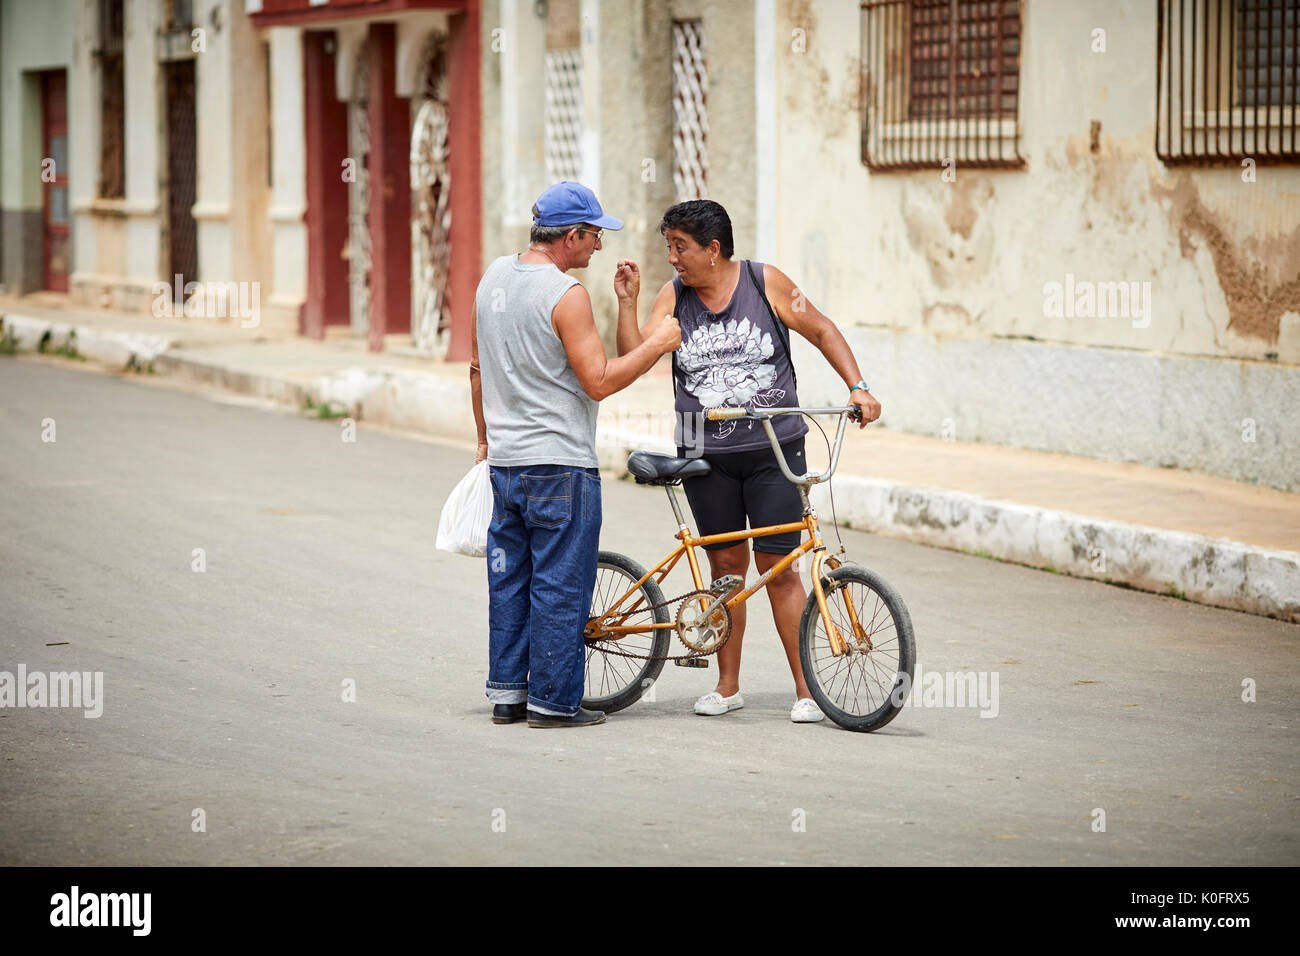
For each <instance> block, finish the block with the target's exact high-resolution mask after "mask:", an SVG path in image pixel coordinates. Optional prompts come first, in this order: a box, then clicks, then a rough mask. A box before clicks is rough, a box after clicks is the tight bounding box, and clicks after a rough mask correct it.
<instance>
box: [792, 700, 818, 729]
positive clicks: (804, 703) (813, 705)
mask: <svg viewBox="0 0 1300 956" xmlns="http://www.w3.org/2000/svg"><path fill="white" fill-rule="evenodd" d="M790 719H791V720H793V721H794V722H795V723H796V724H815V723H817V721H819V720H825V719H826V715H825V714H823V713H822V712H821V708H820V707H818V706H817V702H816V701H814V700H813V699H812V698H811V697H803V698H800V699H799V700H797V701H795V704H794V706H793V707H791V708H790Z"/></svg>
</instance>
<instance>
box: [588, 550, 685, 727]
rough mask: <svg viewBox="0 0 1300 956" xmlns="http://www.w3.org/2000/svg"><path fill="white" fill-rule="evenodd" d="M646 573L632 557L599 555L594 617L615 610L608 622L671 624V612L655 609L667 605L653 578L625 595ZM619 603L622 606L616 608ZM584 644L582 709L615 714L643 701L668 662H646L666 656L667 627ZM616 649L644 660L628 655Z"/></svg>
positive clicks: (593, 618)
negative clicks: (585, 656)
mask: <svg viewBox="0 0 1300 956" xmlns="http://www.w3.org/2000/svg"><path fill="white" fill-rule="evenodd" d="M645 573H646V572H645V568H643V567H641V565H639V564H637V563H636V562H635V561H633V560H632V559H631V558H629V557H626V556H624V555H621V554H615V553H614V552H613V551H602V552H600V555H599V557H598V558H597V560H596V589H595V590H594V591H593V592H592V594H591V619H592V620H595V619H596V618H599V617H601V616H602V615H603V614H605V612H606V611H610V610H613V611H614V612H615V613H614V614H613V615H612V617H611V618H608V619H607V620H606V624H614V625H619V626H625V627H648V626H650V625H651V624H667V623H668V621H669V617H668V609H667V608H663V607H654V606H655V605H656V604H662V603H663V600H664V595H663V591H661V590H660V589H659V585H658V584H656V583H655V582H654V581H653V580H652V579H647V580H646V582H645V583H644V584H642V585H641V587H639V588H637V589H636V591H634V592H632V594H630V595H629V596H627V597H626V598H625V597H624V595H625V594H627V593H628V591H629V590H631V588H632V585H634V584H636V582H637V581H639V580H641V578H642V577H644V576H645ZM620 599H622V600H620ZM615 602H618V603H617V607H615ZM651 608H653V610H651ZM586 643H587V647H586V651H587V670H586V680H585V685H584V688H583V698H582V706H583V707H585V708H587V709H588V710H603V711H604V712H605V713H607V714H612V713H613V712H614V711H617V710H622V709H623V708H625V707H630V706H632V704H634V703H636V702H637V701H638V700H640V699H641V695H642V694H644V693H645V692H646V691H647V690H648V689H649V688H650V686H651V685H652V684H653V683H654V682H655V679H656V678H658V676H659V673H660V671H662V670H663V669H664V662H663V661H662V660H647V659H645V658H649V657H663V656H664V655H665V654H667V653H668V643H669V635H668V630H667V629H666V628H658V629H656V630H653V631H645V632H643V633H637V634H624V635H623V636H621V637H619V636H615V635H612V634H611V635H608V636H606V637H601V636H600V635H597V636H596V639H594V640H591V639H589V640H587V642H586ZM616 651H622V652H624V653H625V654H638V655H642V656H641V657H624V656H621V655H620V654H618V653H615V652H616Z"/></svg>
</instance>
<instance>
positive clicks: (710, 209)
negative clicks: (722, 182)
mask: <svg viewBox="0 0 1300 956" xmlns="http://www.w3.org/2000/svg"><path fill="white" fill-rule="evenodd" d="M669 229H679V230H681V231H682V232H684V233H686V235H688V236H690V237H691V238H692V239H694V240H695V241H696V242H698V243H699V244H700V245H702V246H707V245H708V244H709V243H710V242H712V241H713V240H714V239H716V240H718V246H719V247H720V248H721V250H722V258H724V259H730V258H731V255H732V253H734V252H735V251H736V248H735V244H734V242H733V241H732V238H731V217H730V216H728V215H727V210H725V209H723V208H722V205H721V203H716V202H714V201H713V200H712V199H688V200H686V202H679V203H678V204H677V205H676V206H669V207H668V211H667V212H665V213H664V219H663V222H661V223H659V235H661V236H662V235H665V234H667V232H668V230H669Z"/></svg>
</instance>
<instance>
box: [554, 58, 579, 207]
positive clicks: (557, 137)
mask: <svg viewBox="0 0 1300 956" xmlns="http://www.w3.org/2000/svg"><path fill="white" fill-rule="evenodd" d="M546 176H547V182H551V183H558V182H560V180H563V179H568V180H571V181H577V180H580V179H581V178H582V52H581V51H580V50H578V49H570V50H550V51H548V52H547V54H546Z"/></svg>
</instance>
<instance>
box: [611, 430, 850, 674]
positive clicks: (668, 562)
mask: <svg viewBox="0 0 1300 956" xmlns="http://www.w3.org/2000/svg"><path fill="white" fill-rule="evenodd" d="M852 407H853V406H849V407H848V408H781V409H766V410H762V411H756V410H753V409H749V408H723V409H709V410H708V411H707V412H706V413H705V414H706V416H707V417H709V418H710V419H711V420H713V421H718V420H721V419H723V418H746V417H748V418H754V419H756V420H758V421H761V422H762V424H763V427H764V429H766V431H767V437H768V440H769V441H770V442H771V444H772V449H773V451H774V453H775V454H776V460H777V464H778V465H779V466H780V468H781V471H782V472H783V473H784V474H785V476H786V478H787V479H789V480H790V482H792V483H793V484H794V485H795V486H796V487H797V488H798V489H799V500H800V501H801V502H802V503H803V520H802V521H792V522H787V523H786V524H777V525H768V526H766V527H763V528H751V529H750V530H748V531H727V532H723V533H721V534H710V535H703V536H700V537H697V536H695V535H693V534H691V529H690V526H689V525H687V523H686V519H685V517H684V516H683V514H682V509H681V505H680V504H679V503H678V501H677V493H676V490H675V489H674V487H673V485H671V484H666V485H664V490H665V491H666V492H667V493H668V501H669V503H670V504H671V505H672V509H673V515H674V517H676V519H677V525H678V531H677V534H675V535H674V536H673V537H675V538H677V539H678V540H679V541H680V542H681V543H680V544H679V545H678V546H677V547H676V548H675V549H674V550H673V552H672V553H671V554H669V555H668V556H667V557H666V558H664V559H663V560H662V561H660V562H659V563H658V564H656V565H655V566H654V567H653V568H651V569H650V570H649V571H647V572H646V573H645V575H643V576H642V577H641V579H640V580H638V581H637V582H636V583H635V584H633V585H632V586H631V587H630V588H628V589H627V591H625V592H624V593H623V596H622V597H620V598H619V599H618V600H617V601H615V602H614V604H613V605H612V606H611V607H610V609H609V610H607V611H606V612H605V613H604V614H602V615H601V616H600V617H599V618H597V619H595V620H594V621H592V622H590V623H589V624H588V625H587V627H588V629H589V631H590V630H591V629H592V628H594V629H595V631H596V632H597V633H599V634H602V635H611V636H612V637H614V639H617V638H620V637H623V636H626V635H628V634H645V633H647V632H649V631H654V630H659V629H676V627H677V625H676V623H675V622H669V623H667V624H653V623H652V624H643V625H626V624H606V623H605V622H606V621H607V620H608V619H610V618H611V617H615V616H616V617H617V618H618V619H619V620H627V617H628V615H630V614H634V613H635V612H636V611H637V610H638V609H639V608H640V607H641V603H642V599H641V598H638V599H637V601H636V603H635V604H634V605H632V606H631V607H630V608H627V609H620V605H622V603H623V602H624V601H626V600H627V599H628V598H629V597H631V596H632V595H633V594H635V593H636V592H637V591H638V590H639V589H640V588H641V586H642V585H643V584H645V582H646V581H648V580H649V579H650V578H655V576H656V575H658V577H657V578H656V583H659V584H662V583H663V580H664V579H665V578H666V577H667V576H668V574H669V572H670V571H672V569H673V568H674V567H676V566H677V562H678V561H680V560H681V558H682V555H685V556H686V562H687V564H688V565H689V567H690V570H691V579H692V580H693V581H694V582H695V590H697V591H702V590H704V588H705V585H704V580H703V578H702V577H701V576H700V566H699V562H698V561H697V560H696V556H695V548H696V547H703V546H704V545H709V544H727V543H730V542H734V541H746V540H748V539H750V538H759V537H763V536H764V535H769V534H781V533H783V532H787V531H807V532H808V538H807V540H805V541H803V542H802V543H801V544H800V545H799V547H797V548H796V549H795V550H793V551H791V552H790V553H789V554H787V555H786V556H785V557H783V558H782V559H781V560H780V561H778V562H777V563H776V564H774V565H773V566H772V567H771V568H769V569H768V570H767V571H765V572H763V574H761V575H760V576H759V578H758V580H756V581H755V582H754V583H753V584H750V585H748V586H746V587H745V588H744V589H743V590H741V591H739V592H738V593H736V594H734V595H733V596H732V597H731V598H730V599H728V600H727V601H726V607H727V609H728V610H729V611H730V610H733V609H735V608H736V607H738V606H739V605H741V604H743V603H744V602H745V601H747V600H749V599H750V598H751V597H753V596H754V595H755V594H757V593H758V592H759V591H761V590H762V589H763V588H764V587H766V586H767V582H768V581H770V580H771V579H772V578H773V577H775V576H776V575H778V574H781V573H782V572H783V571H785V570H786V569H787V568H789V567H790V566H791V565H793V564H794V563H795V562H796V561H798V560H799V559H800V558H801V557H803V556H804V555H805V554H807V553H809V552H812V555H813V558H812V586H813V592H814V593H815V594H816V595H817V605H818V607H819V609H820V610H821V615H822V622H823V623H824V624H825V625H826V633H827V635H828V637H829V643H830V648H831V653H832V654H833V655H835V656H836V657H838V656H840V655H841V654H844V653H846V652H847V650H848V649H847V646H846V644H845V641H844V637H843V635H841V634H840V631H839V628H838V627H836V626H835V624H834V622H833V621H831V616H830V609H829V607H828V606H827V603H826V592H825V589H824V588H823V587H822V567H823V566H824V565H830V567H831V569H832V570H834V569H835V568H838V567H839V566H840V561H839V560H838V559H837V558H835V557H834V556H833V555H830V554H827V553H826V545H825V542H823V541H822V537H821V532H820V530H818V527H817V514H816V512H815V511H814V510H813V507H812V504H811V503H810V502H809V500H808V488H810V487H811V486H812V485H815V484H819V483H820V482H823V481H829V480H830V478H831V476H832V475H833V474H834V473H835V466H836V464H837V463H838V462H839V457H840V446H841V444H842V443H843V441H844V428H845V424H846V422H847V418H846V413H847V412H849V411H850V409H851V408H852ZM775 414H838V415H840V425H839V430H838V431H837V432H836V435H835V447H834V450H833V452H832V454H831V462H830V465H829V467H828V468H827V469H826V471H824V472H821V473H819V474H811V473H810V474H807V475H804V476H802V477H798V476H796V475H794V474H793V473H792V472H791V471H790V468H789V466H788V465H787V464H786V461H785V456H784V455H783V454H781V450H780V443H779V442H778V441H777V438H776V432H775V431H774V430H773V428H772V423H771V416H772V415H775ZM715 416H716V417H715ZM845 603H846V605H847V609H848V615H849V620H850V621H851V622H852V624H853V632H854V638H855V641H857V642H863V643H865V644H866V645H867V647H868V648H869V647H870V646H871V642H870V637H869V636H868V635H867V634H866V632H865V631H864V630H863V628H862V624H861V622H860V621H859V620H858V614H857V609H856V608H855V607H854V606H853V602H852V601H846V602H845ZM700 604H701V606H702V607H703V608H704V609H705V611H706V613H711V609H712V608H713V607H714V606H716V605H717V604H718V602H717V601H716V600H715V601H714V604H713V605H705V603H704V599H703V598H701V599H700Z"/></svg>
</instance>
